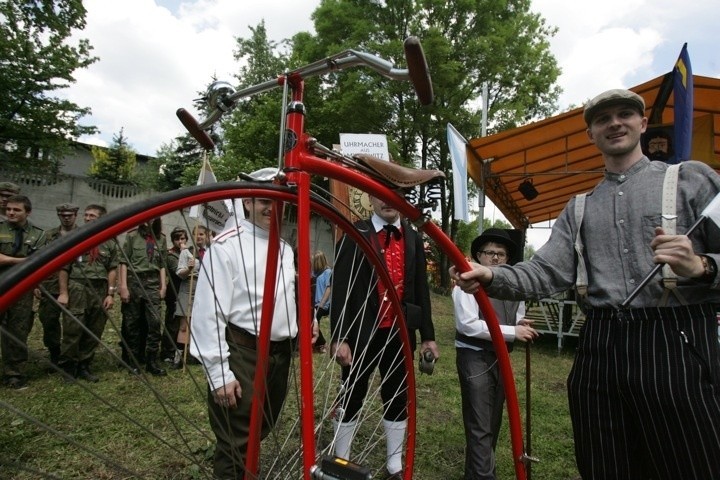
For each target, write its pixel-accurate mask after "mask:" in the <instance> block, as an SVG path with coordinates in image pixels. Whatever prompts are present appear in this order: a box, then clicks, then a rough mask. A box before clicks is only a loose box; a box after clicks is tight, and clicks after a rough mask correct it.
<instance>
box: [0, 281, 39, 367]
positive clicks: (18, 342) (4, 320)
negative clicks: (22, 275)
mask: <svg viewBox="0 0 720 480" xmlns="http://www.w3.org/2000/svg"><path fill="white" fill-rule="evenodd" d="M32 304H33V297H32V294H31V293H28V294H25V295H23V296H22V297H20V299H19V300H18V301H17V302H16V303H15V304H14V305H13V306H11V307H10V308H8V309H7V310H6V311H5V312H2V313H0V349H1V350H2V364H3V376H5V377H22V376H23V373H24V368H25V363H26V362H27V359H28V348H27V339H28V336H29V335H30V330H31V329H32V324H33V311H32Z"/></svg>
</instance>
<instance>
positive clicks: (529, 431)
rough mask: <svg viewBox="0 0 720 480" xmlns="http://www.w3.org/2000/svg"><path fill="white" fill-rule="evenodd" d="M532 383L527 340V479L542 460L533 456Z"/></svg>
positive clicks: (524, 461)
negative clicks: (533, 465) (533, 467)
mask: <svg viewBox="0 0 720 480" xmlns="http://www.w3.org/2000/svg"><path fill="white" fill-rule="evenodd" d="M531 384H532V377H531V374H530V342H525V453H523V456H522V462H523V464H525V478H526V479H527V480H532V464H533V462H539V461H540V460H539V459H538V458H537V457H533V456H532V423H531V421H530V417H531V414H532V409H531V407H532V405H531V402H530V388H531Z"/></svg>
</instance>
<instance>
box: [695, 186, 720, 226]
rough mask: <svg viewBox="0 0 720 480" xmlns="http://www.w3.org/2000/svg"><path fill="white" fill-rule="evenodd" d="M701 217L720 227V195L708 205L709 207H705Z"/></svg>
mask: <svg viewBox="0 0 720 480" xmlns="http://www.w3.org/2000/svg"><path fill="white" fill-rule="evenodd" d="M700 215H701V216H703V217H705V218H709V219H710V220H712V221H713V222H715V225H717V226H718V227H720V193H718V194H717V195H715V198H713V199H712V200H711V201H710V203H708V206H707V207H705V209H704V210H703V211H702V213H701V214H700Z"/></svg>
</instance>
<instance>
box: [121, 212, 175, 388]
mask: <svg viewBox="0 0 720 480" xmlns="http://www.w3.org/2000/svg"><path fill="white" fill-rule="evenodd" d="M166 254H167V240H166V239H165V235H163V234H162V227H161V224H160V219H155V220H154V221H153V222H152V228H151V227H150V225H148V224H143V225H140V227H138V229H137V230H133V231H131V232H129V233H128V234H127V235H126V236H125V243H124V244H123V252H122V253H121V255H120V269H119V272H120V277H119V278H120V281H119V292H120V299H121V300H122V315H123V319H122V328H121V335H122V337H123V345H125V346H126V348H127V350H128V351H127V352H126V353H127V354H128V355H127V356H128V358H129V360H130V362H129V363H130V368H131V369H130V373H133V374H139V373H140V368H139V363H140V361H141V359H142V358H143V357H144V358H145V370H146V371H147V372H148V373H150V374H152V375H157V376H162V375H167V372H165V370H164V369H163V368H161V367H160V364H159V363H158V358H157V357H158V352H159V350H160V338H161V334H162V320H161V318H162V317H161V313H162V306H161V301H162V299H163V298H164V297H165V291H166V280H165V256H166ZM145 328H147V335H146V337H145V338H144V339H143V338H142V335H143V331H144V329H145ZM143 340H145V341H144V342H143ZM143 344H144V345H145V351H144V352H143V351H142V345H143Z"/></svg>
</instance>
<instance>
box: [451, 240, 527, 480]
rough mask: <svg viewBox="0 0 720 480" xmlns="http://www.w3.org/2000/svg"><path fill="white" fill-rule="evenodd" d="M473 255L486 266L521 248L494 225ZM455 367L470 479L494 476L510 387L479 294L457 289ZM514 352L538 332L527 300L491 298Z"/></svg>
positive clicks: (513, 256) (516, 255)
mask: <svg viewBox="0 0 720 480" xmlns="http://www.w3.org/2000/svg"><path fill="white" fill-rule="evenodd" d="M470 251H471V255H472V259H473V260H475V261H476V262H478V263H480V264H481V265H485V266H488V267H489V266H495V265H503V264H506V263H511V264H513V263H515V261H517V260H519V259H520V258H521V257H520V255H521V250H520V247H519V246H518V245H517V244H516V243H515V242H514V241H513V240H512V238H510V234H508V232H507V231H506V230H503V229H501V228H489V229H487V230H485V231H484V232H483V233H482V235H480V236H479V237H477V238H476V239H475V240H473V242H472V246H471V249H470ZM452 297H453V305H454V310H455V347H456V349H457V357H456V365H457V372H458V377H459V379H460V394H461V397H462V414H463V426H464V428H465V476H464V477H463V478H464V479H465V480H494V479H495V478H496V475H495V446H496V445H497V439H498V435H499V434H500V425H501V423H502V415H503V403H504V401H505V391H504V390H503V382H502V377H501V376H500V371H499V370H500V369H499V366H498V361H497V355H496V354H495V348H494V346H493V343H492V339H491V337H490V331H489V330H488V326H487V323H486V322H485V320H484V318H483V315H482V312H480V308H479V307H478V303H477V300H476V299H475V297H474V296H472V295H470V294H468V293H465V292H463V291H462V290H461V289H460V287H457V286H456V287H455V288H454V289H453V292H452ZM490 303H491V304H492V306H493V310H494V311H495V314H496V315H497V319H498V322H500V330H501V331H502V333H503V337H504V339H505V342H506V343H507V347H508V350H509V351H512V347H513V342H514V341H515V340H520V341H522V342H531V341H533V340H534V339H535V338H536V337H537V336H538V332H537V331H536V330H535V329H534V328H532V326H530V325H531V323H532V321H530V320H526V319H525V318H524V317H525V302H522V301H512V300H497V299H494V298H491V299H490Z"/></svg>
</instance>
